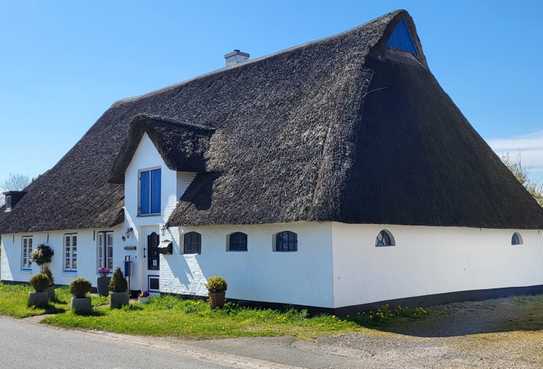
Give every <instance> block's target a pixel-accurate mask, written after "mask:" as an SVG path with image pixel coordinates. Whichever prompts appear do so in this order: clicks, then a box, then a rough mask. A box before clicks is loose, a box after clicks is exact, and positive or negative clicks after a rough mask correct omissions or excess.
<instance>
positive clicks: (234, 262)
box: [160, 223, 333, 307]
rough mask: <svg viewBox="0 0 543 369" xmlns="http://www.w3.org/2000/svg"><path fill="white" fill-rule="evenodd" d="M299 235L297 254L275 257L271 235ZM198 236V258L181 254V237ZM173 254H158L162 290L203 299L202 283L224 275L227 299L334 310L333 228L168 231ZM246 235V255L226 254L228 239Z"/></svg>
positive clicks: (278, 226)
mask: <svg viewBox="0 0 543 369" xmlns="http://www.w3.org/2000/svg"><path fill="white" fill-rule="evenodd" d="M285 230H290V231H293V232H296V233H297V234H298V251H297V252H274V251H273V236H274V235H275V234H276V233H278V232H281V231H285ZM190 231H197V232H199V233H200V234H201V235H202V253H201V255H183V254H182V252H181V245H180V243H179V241H178V240H179V239H181V240H182V235H183V233H184V232H190ZM170 232H171V233H172V236H173V239H174V240H176V242H175V243H174V250H173V255H168V256H164V255H161V260H160V291H161V292H167V293H176V294H190V295H206V294H207V291H206V289H205V282H206V278H207V277H209V276H211V275H220V276H223V277H224V278H225V279H226V280H227V282H228V291H227V297H229V298H234V299H241V300H253V301H262V302H276V303H287V304H298V305H310V306H319V307H332V304H333V300H332V259H331V255H332V249H331V223H292V224H266V225H244V226H243V225H240V226H205V227H186V228H182V229H181V228H177V227H176V228H172V229H171V230H170ZM233 232H244V233H246V234H247V235H248V251H246V252H227V251H226V241H227V235H228V234H230V233H233Z"/></svg>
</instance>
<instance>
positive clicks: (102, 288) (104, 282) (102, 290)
mask: <svg viewBox="0 0 543 369" xmlns="http://www.w3.org/2000/svg"><path fill="white" fill-rule="evenodd" d="M98 273H99V274H100V277H98V279H97V281H96V290H97V292H98V294H99V295H100V296H107V295H109V282H111V278H110V277H108V274H109V273H110V270H109V268H104V267H102V268H100V269H98Z"/></svg>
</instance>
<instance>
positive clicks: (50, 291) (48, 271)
mask: <svg viewBox="0 0 543 369" xmlns="http://www.w3.org/2000/svg"><path fill="white" fill-rule="evenodd" d="M43 274H45V275H46V276H47V278H49V287H48V288H47V293H48V294H49V300H50V301H55V280H54V278H53V273H52V272H51V269H49V267H48V266H47V265H44V266H43Z"/></svg>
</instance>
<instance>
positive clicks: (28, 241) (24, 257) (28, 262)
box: [21, 236, 34, 270]
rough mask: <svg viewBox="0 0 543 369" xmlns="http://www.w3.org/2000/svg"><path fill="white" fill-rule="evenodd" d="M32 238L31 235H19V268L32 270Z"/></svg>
mask: <svg viewBox="0 0 543 369" xmlns="http://www.w3.org/2000/svg"><path fill="white" fill-rule="evenodd" d="M33 243H34V240H33V238H32V236H23V237H21V269H22V270H32V251H33Z"/></svg>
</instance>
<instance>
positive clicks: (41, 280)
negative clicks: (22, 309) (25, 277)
mask: <svg viewBox="0 0 543 369" xmlns="http://www.w3.org/2000/svg"><path fill="white" fill-rule="evenodd" d="M49 283H50V281H49V277H47V275H46V274H44V273H38V274H36V275H35V276H33V277H32V279H31V280H30V284H31V285H32V287H33V288H34V291H35V292H31V293H29V294H28V306H36V307H42V308H43V307H46V306H47V305H49V293H48V292H47V289H48V288H49Z"/></svg>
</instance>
